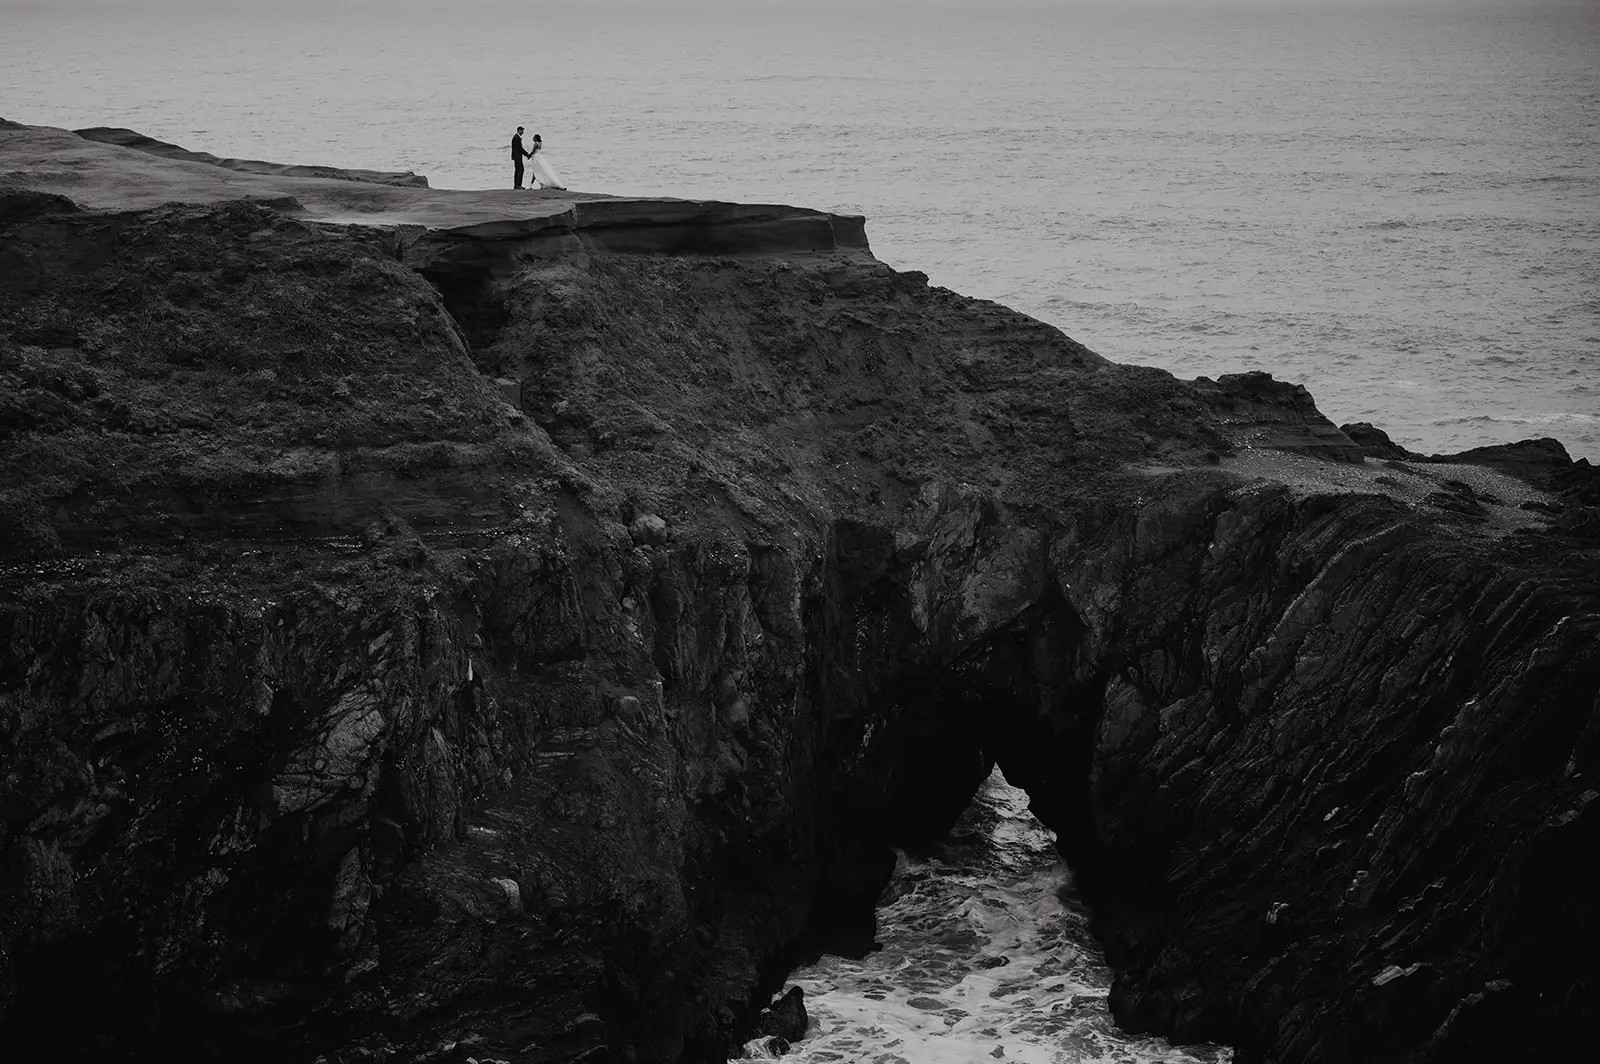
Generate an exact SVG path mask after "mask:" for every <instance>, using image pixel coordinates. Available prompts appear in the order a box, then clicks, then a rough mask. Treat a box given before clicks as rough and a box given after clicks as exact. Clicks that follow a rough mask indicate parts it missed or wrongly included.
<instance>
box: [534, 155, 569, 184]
mask: <svg viewBox="0 0 1600 1064" xmlns="http://www.w3.org/2000/svg"><path fill="white" fill-rule="evenodd" d="M531 162H532V163H533V176H534V177H535V178H536V179H537V180H538V182H539V184H541V185H543V186H544V187H545V188H561V189H564V188H566V187H567V186H566V185H565V184H563V183H562V181H561V175H560V174H558V173H556V168H555V167H553V166H551V165H550V160H549V159H547V158H545V154H544V151H543V150H542V149H541V150H539V151H536V152H534V153H533V159H532V160H531Z"/></svg>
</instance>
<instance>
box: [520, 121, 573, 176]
mask: <svg viewBox="0 0 1600 1064" xmlns="http://www.w3.org/2000/svg"><path fill="white" fill-rule="evenodd" d="M532 143H533V147H532V148H525V147H523V144H522V127H521V126H518V127H517V132H516V135H515V136H513V137H512V138H511V163H512V165H513V166H514V167H515V173H514V174H513V176H512V179H511V187H512V188H521V187H522V173H523V170H522V160H524V159H532V160H533V187H534V188H561V189H564V188H566V187H567V186H566V185H563V184H562V183H561V175H559V174H557V173H556V168H555V167H553V166H551V165H550V160H549V159H547V158H545V155H544V142H543V141H541V140H540V139H539V134H537V133H535V134H534V135H533V141H532Z"/></svg>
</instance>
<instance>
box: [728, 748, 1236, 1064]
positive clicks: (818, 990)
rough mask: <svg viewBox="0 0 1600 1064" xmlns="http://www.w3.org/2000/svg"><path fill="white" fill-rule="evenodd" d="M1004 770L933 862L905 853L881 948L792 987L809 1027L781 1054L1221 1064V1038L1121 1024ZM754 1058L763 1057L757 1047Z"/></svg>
mask: <svg viewBox="0 0 1600 1064" xmlns="http://www.w3.org/2000/svg"><path fill="white" fill-rule="evenodd" d="M1027 805H1028V798H1027V795H1026V794H1024V793H1023V792H1022V791H1020V790H1018V789H1017V788H1015V787H1012V786H1010V785H1008V784H1007V783H1006V781H1005V778H1004V777H1003V776H1002V775H1001V774H1000V771H999V770H998V769H996V770H995V772H994V774H993V775H991V776H990V777H989V779H988V780H987V781H986V782H985V783H984V785H983V787H982V788H981V789H980V790H979V792H978V795H977V797H976V798H975V799H974V800H973V803H972V805H971V807H970V808H968V810H967V811H966V813H965V814H963V816H962V818H961V820H960V822H959V823H958V824H957V825H956V827H955V830H954V831H953V832H952V833H951V836H950V838H949V839H948V840H947V841H946V842H945V843H943V844H942V845H941V846H940V847H939V848H938V852H937V853H936V854H934V855H933V856H932V857H930V858H928V859H926V860H916V859H911V858H906V857H902V858H901V860H900V865H899V867H898V868H897V869H896V870H895V874H894V879H893V880H892V881H891V882H890V885H889V888H888V890H887V891H886V892H885V901H884V902H883V903H882V904H881V905H880V907H879V910H878V941H879V942H880V943H881V944H882V947H883V948H882V949H881V950H879V951H878V952H875V953H871V954H868V955H867V957H866V958H864V959H862V960H849V959H847V958H842V957H824V958H823V959H822V960H821V961H819V962H818V963H817V964H814V965H812V966H810V967H808V968H803V969H800V970H799V971H797V972H795V973H794V974H793V976H792V977H791V983H793V984H798V985H799V986H801V987H802V988H804V990H805V994H806V1007H807V1009H808V1011H809V1012H810V1015H811V1030H810V1033H809V1034H808V1035H807V1037H806V1038H805V1040H804V1041H801V1042H797V1043H796V1044H795V1045H794V1047H793V1048H792V1049H791V1050H790V1051H789V1053H788V1054H786V1055H785V1056H784V1057H783V1059H784V1060H785V1061H795V1062H797V1064H810V1062H821V1061H827V1062H848V1064H869V1062H870V1064H946V1062H948V1064H976V1062H980V1061H982V1062H987V1061H990V1060H1003V1061H1020V1062H1024V1064H1079V1062H1089V1061H1104V1062H1118V1064H1144V1062H1155V1061H1161V1062H1166V1064H1176V1062H1180V1061H1213V1062H1225V1061H1227V1060H1229V1059H1231V1058H1230V1055H1229V1053H1228V1051H1227V1050H1225V1049H1220V1048H1218V1047H1214V1046H1188V1047H1183V1048H1178V1047H1174V1046H1171V1045H1168V1044H1167V1043H1166V1042H1163V1041H1161V1040H1160V1039H1153V1038H1137V1037H1134V1036H1131V1035H1127V1034H1124V1033H1123V1032H1121V1031H1119V1030H1118V1029H1117V1028H1116V1026H1115V1025H1114V1024H1113V1023H1112V1022H1111V1017H1110V1014H1109V1013H1107V1011H1106V991H1107V988H1108V987H1109V986H1110V982H1111V980H1110V973H1109V972H1108V971H1107V970H1106V968H1105V966H1104V965H1103V964H1102V963H1101V962H1100V959H1099V956H1098V952H1097V950H1096V948H1095V946H1094V944H1093V940H1092V939H1091V938H1090V935H1089V929H1088V921H1089V917H1088V913H1087V912H1086V911H1085V910H1084V908H1083V906H1082V904H1081V903H1080V902H1079V901H1078V899H1077V897H1076V895H1074V894H1073V893H1072V889H1071V878H1070V876H1069V875H1068V872H1067V868H1066V865H1065V864H1064V863H1062V861H1061V859H1060V857H1058V856H1057V854H1056V852H1055V847H1054V842H1055V840H1054V837H1053V836H1052V835H1051V833H1050V832H1049V831H1048V830H1046V829H1045V827H1044V826H1043V825H1042V824H1040V823H1039V822H1038V821H1037V820H1035V819H1034V818H1033V816H1032V815H1031V814H1030V813H1029V812H1028V811H1027ZM747 1052H748V1053H749V1054H750V1055H751V1056H756V1057H761V1056H765V1055H766V1054H765V1053H764V1052H763V1051H762V1048H761V1046H760V1045H759V1044H758V1043H752V1044H751V1045H750V1046H749V1047H747Z"/></svg>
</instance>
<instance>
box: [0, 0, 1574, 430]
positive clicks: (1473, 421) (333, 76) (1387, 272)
mask: <svg viewBox="0 0 1600 1064" xmlns="http://www.w3.org/2000/svg"><path fill="white" fill-rule="evenodd" d="M0 31H3V32H0V115H4V116H6V117H9V118H13V119H17V120H21V121H24V122H33V123H41V124H50V125H63V126H68V127H78V126H84V125H102V124H103V125H126V126H132V127H136V128H138V129H140V130H142V131H144V132H147V133H150V134H152V135H155V136H157V137H161V138H163V139H167V140H172V141H176V142H178V143H180V144H184V145H188V146H194V147H198V148H203V149H206V150H210V151H214V152H217V153H218V154H223V155H241V156H248V157H255V158H268V159H272V160H275V161H284V162H314V163H332V164H345V165H356V166H372V167H393V168H398V169H414V170H417V171H419V172H423V173H426V174H428V175H429V176H430V178H431V179H432V180H433V182H434V183H435V184H436V185H441V186H446V187H488V186H498V185H502V184H504V185H509V176H510V175H509V167H508V165H507V163H506V158H505V157H506V154H507V151H506V148H505V145H506V143H507V142H508V140H509V138H510V134H511V132H512V130H513V128H514V127H515V126H516V125H517V124H519V123H521V124H525V125H527V126H528V127H529V128H530V131H532V130H538V131H540V132H542V133H543V135H544V137H545V141H546V143H547V145H548V146H549V149H550V151H551V157H552V158H553V159H555V160H556V161H557V162H558V163H559V165H560V167H561V170H562V173H563V174H564V175H565V176H566V178H567V180H568V182H569V183H570V184H571V185H572V187H574V188H585V189H595V190H603V191H611V192H617V193H629V194H633V193H646V194H663V193H664V194H672V195H681V196H690V197H720V198H728V199H740V200H755V201H778V202H787V203H800V204H803V205H807V206H814V207H821V208H828V209H837V210H845V211H858V212H862V213H864V214H866V215H867V217H868V233H869V236H870V237H871V239H872V242H873V247H874V249H875V250H876V251H877V253H878V254H879V256H880V257H881V258H883V259H884V260H886V261H888V262H890V263H892V264H893V265H896V266H899V267H902V268H908V269H920V270H924V271H926V272H927V273H928V274H929V275H930V276H931V277H932V279H933V281H934V282H935V283H937V284H941V285H945V286H948V287H950V288H954V289H956V290H957V291H960V292H964V293H966V294H969V295H976V296H981V297H985V298H990V299H996V300H999V301H1001V302H1004V303H1006V304H1008V305H1010V306H1014V307H1016V308H1018V309H1020V310H1023V311H1025V312H1027V313H1030V314H1034V315H1036V316H1038V317H1041V318H1043V319H1045V320H1046V321H1049V322H1051V323H1053V324H1055V325H1058V326H1060V327H1061V328H1063V329H1064V330H1065V331H1067V332H1068V333H1069V334H1071V335H1072V336H1074V337H1075V338H1076V339H1078V340H1081V341H1083V342H1084V343H1086V344H1088V345H1089V346H1090V347H1093V348H1094V349H1096V350H1098V351H1100V352H1101V353H1102V354H1105V355H1107V356H1109V357H1111V358H1115V359H1118V360H1120V361H1131V362H1144V363H1149V364H1154V365H1159V366H1163V367H1166V368H1168V369H1170V370H1172V371H1173V372H1175V373H1177V374H1179V375H1180V376H1195V375H1198V374H1206V375H1215V374H1217V373H1222V372H1230V371H1235V370H1240V369H1252V368H1258V369H1268V370H1270V371H1272V372H1274V373H1275V374H1276V375H1277V376H1279V377H1280V378H1287V379H1291V380H1297V381H1300V382H1302V383H1304V384H1306V385H1307V386H1308V387H1309V388H1310V389H1311V390H1312V392H1313V393H1314V394H1315V395H1316V397H1317V399H1318V401H1319V403H1320V405H1321V406H1322V408H1323V410H1324V411H1325V412H1327V413H1328V414H1329V415H1330V416H1331V417H1333V418H1334V420H1335V421H1340V422H1342V421H1356V420H1370V421H1374V422H1376V423H1378V424H1380V425H1382V426H1384V427H1386V428H1387V429H1389V430H1390V432H1391V433H1392V434H1393V435H1394V436H1395V437H1396V438H1397V439H1398V440H1400V441H1401V442H1403V443H1405V444H1407V445H1410V446H1413V447H1416V448H1419V449H1422V450H1447V449H1459V448H1461V447H1466V446H1472V445H1477V444H1482V443H1488V442H1496V441H1502V440H1511V439H1519V438H1524V437H1527V436H1544V435H1553V436H1555V437H1557V438H1559V439H1561V440H1562V441H1564V442H1565V443H1566V444H1567V446H1568V447H1569V448H1570V449H1571V450H1572V452H1573V453H1574V454H1577V455H1587V456H1588V457H1589V458H1591V459H1594V460H1600V4H1597V3H1595V2H1594V0H1381V2H1380V0H1367V2H1363V0H1317V2H1312V0H1299V2H1296V0H1127V2H1123V3H1107V2H1100V3H1096V2H1090V0H1081V2H1074V0H986V2H983V3H979V2H976V0H973V2H970V3H956V2H952V0H851V2H848V3H841V2H837V0H810V2H807V3H783V2H781V0H720V2H717V0H652V2H648V3H647V2H645V0H638V2H636V3H632V4H629V3H624V2H620V0H590V2H586V3H577V2H569V3H555V2H543V3H540V2H533V0H527V2H522V0H518V2H512V0H499V2H496V0H455V2H452V3H442V2H440V3H429V2H423V0H319V2H317V3H304V2H297V0H282V2H278V3H271V4H261V3H256V2H246V0H207V2H201V0H191V2H189V3H187V4H184V3H182V2H181V0H167V3H165V4H163V3H159V2H148V0H48V2H39V0H35V2H33V3H27V2H26V0H0Z"/></svg>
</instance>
